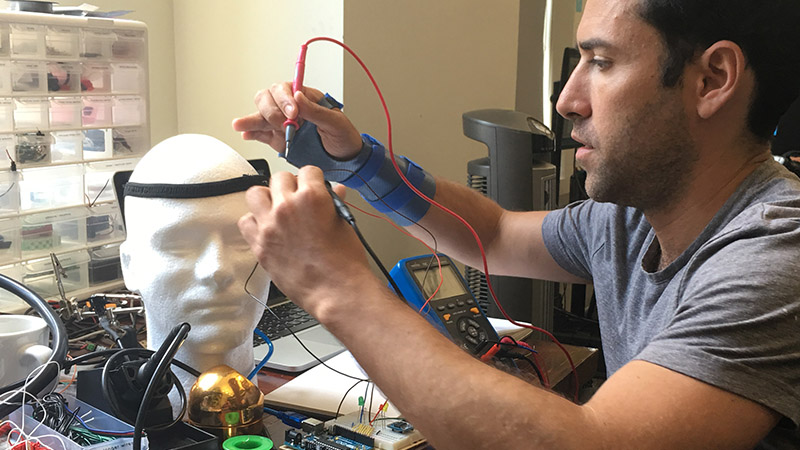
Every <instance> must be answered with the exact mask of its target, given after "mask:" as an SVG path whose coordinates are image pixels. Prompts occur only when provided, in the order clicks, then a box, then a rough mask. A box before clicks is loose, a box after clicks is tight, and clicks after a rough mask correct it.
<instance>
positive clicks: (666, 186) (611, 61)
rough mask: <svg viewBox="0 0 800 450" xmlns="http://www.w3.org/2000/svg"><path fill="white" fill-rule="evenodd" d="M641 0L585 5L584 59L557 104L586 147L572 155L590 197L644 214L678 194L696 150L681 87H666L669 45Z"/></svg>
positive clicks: (581, 40) (580, 33)
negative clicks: (645, 16) (639, 7)
mask: <svg viewBox="0 0 800 450" xmlns="http://www.w3.org/2000/svg"><path fill="white" fill-rule="evenodd" d="M637 3H638V1H637V0H592V1H590V2H588V4H587V7H586V10H585V11H584V15H583V18H582V20H581V23H580V26H579V27H578V35H577V39H578V48H579V50H580V52H581V61H580V63H579V64H578V66H577V67H576V68H575V71H574V72H573V74H572V76H571V77H570V79H569V82H568V83H567V84H566V86H565V87H564V90H563V92H562V93H561V96H560V98H559V101H558V105H557V108H558V112H559V113H560V114H561V115H562V116H564V117H566V118H567V119H570V120H572V121H573V122H574V128H573V138H574V139H575V140H577V141H579V142H581V143H583V144H584V146H583V147H582V148H580V149H579V150H578V151H577V153H576V155H575V157H576V160H577V162H578V164H579V165H580V166H581V167H582V168H583V169H585V170H586V172H587V180H586V190H587V192H588V193H589V196H590V197H592V198H593V199H595V200H597V201H601V202H614V203H617V204H620V205H624V206H633V207H636V208H639V209H642V210H644V211H647V210H649V209H655V208H660V207H664V206H667V205H668V204H669V202H670V201H672V200H673V199H675V198H677V196H679V195H680V193H681V189H683V188H684V186H685V185H686V183H685V182H684V181H685V180H686V179H687V178H688V177H689V176H690V172H691V169H692V165H693V163H694V161H696V160H697V154H696V150H695V147H694V145H693V142H692V139H691V137H690V135H689V133H688V119H687V111H686V108H685V105H684V101H683V99H682V95H683V92H684V88H683V85H682V84H681V83H679V84H678V86H677V87H675V88H665V87H663V85H662V83H661V64H662V59H663V56H664V51H665V49H664V44H663V43H662V40H661V37H660V35H659V34H658V32H657V31H656V30H655V28H653V27H651V26H650V25H648V24H647V23H645V22H644V21H643V20H642V19H641V18H639V16H638V15H637V14H636V10H635V9H634V8H635V7H636V4H637Z"/></svg>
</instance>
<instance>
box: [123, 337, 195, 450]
mask: <svg viewBox="0 0 800 450" xmlns="http://www.w3.org/2000/svg"><path fill="white" fill-rule="evenodd" d="M177 328H178V330H177V332H176V333H175V337H174V338H173V339H172V342H170V343H169V347H167V349H166V351H165V352H164V353H163V356H162V357H161V358H160V359H159V360H158V364H157V365H156V369H155V372H154V373H153V376H152V377H150V381H149V382H148V383H147V388H146V389H145V390H144V396H143V397H142V403H141V404H140V405H139V411H138V412H137V413H136V422H135V424H134V428H133V450H141V448H142V430H143V429H144V416H145V414H147V410H148V407H149V406H150V400H151V399H152V398H153V395H154V394H155V390H156V386H157V385H158V384H159V382H160V381H161V379H162V378H164V375H166V374H167V373H168V371H169V366H170V364H171V363H172V358H174V357H175V353H177V352H178V349H179V348H180V347H181V345H182V344H183V341H185V340H186V335H187V334H189V330H191V328H192V327H191V325H189V324H188V323H186V322H183V323H182V324H180V325H178V327H177ZM163 347H164V345H163V344H162V345H161V347H160V348H159V350H158V351H157V352H156V354H158V353H161V348H163ZM169 375H170V377H171V378H172V381H173V382H174V384H177V386H180V387H179V388H178V392H179V393H181V392H183V386H182V385H181V383H180V382H178V381H177V379H176V378H175V376H174V375H172V373H171V372H170V373H169ZM185 395H186V393H185V392H183V394H182V396H185ZM182 403H183V408H182V411H181V413H180V414H178V417H177V419H176V422H175V423H177V421H178V420H181V418H182V417H183V413H185V409H186V402H185V401H183V402H182ZM171 425H172V424H170V425H169V426H171Z"/></svg>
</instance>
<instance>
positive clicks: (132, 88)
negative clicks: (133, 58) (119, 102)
mask: <svg viewBox="0 0 800 450" xmlns="http://www.w3.org/2000/svg"><path fill="white" fill-rule="evenodd" d="M111 91H112V92H113V93H115V94H140V93H142V92H144V71H143V70H142V68H141V66H139V65H138V64H132V63H116V64H111Z"/></svg>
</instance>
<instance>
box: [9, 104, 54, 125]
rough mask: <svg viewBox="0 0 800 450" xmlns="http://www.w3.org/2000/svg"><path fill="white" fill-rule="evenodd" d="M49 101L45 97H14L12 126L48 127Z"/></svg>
mask: <svg viewBox="0 0 800 450" xmlns="http://www.w3.org/2000/svg"><path fill="white" fill-rule="evenodd" d="M49 106H50V102H49V101H48V100H47V98H45V97H20V98H15V99H14V128H15V129H17V130H44V129H47V128H48V127H49V125H48V124H49V122H50V121H49V118H48V109H49Z"/></svg>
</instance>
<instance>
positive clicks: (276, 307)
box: [253, 285, 345, 372]
mask: <svg viewBox="0 0 800 450" xmlns="http://www.w3.org/2000/svg"><path fill="white" fill-rule="evenodd" d="M267 306H269V307H270V309H271V310H272V312H274V313H275V315H277V316H278V318H276V317H275V315H273V314H272V313H270V311H269V310H266V309H265V310H264V315H263V316H261V320H260V321H259V323H258V325H257V326H256V327H257V328H258V329H259V330H261V332H263V333H264V334H266V335H267V337H268V338H269V340H270V341H271V342H272V345H273V348H274V350H273V352H272V356H271V357H270V358H269V361H267V363H266V364H265V365H264V367H267V368H270V369H276V370H282V371H285V372H301V371H304V370H306V369H308V368H311V367H313V366H315V365H317V364H319V361H318V360H317V358H319V359H320V360H322V361H326V360H328V359H330V358H331V357H333V356H335V355H337V354H339V353H341V352H343V351H344V350H345V347H344V345H342V344H341V343H340V342H339V341H338V340H337V339H336V338H335V337H334V336H333V335H332V334H331V333H330V332H328V330H326V329H325V328H324V327H323V326H322V325H320V323H319V322H317V320H316V319H314V318H313V317H311V315H310V314H308V313H307V312H305V311H303V310H302V309H301V308H300V307H299V306H297V305H295V304H294V303H292V302H291V301H290V300H289V299H288V298H287V297H286V296H285V295H284V294H283V293H282V292H281V291H280V290H278V288H276V287H275V285H272V286H270V290H269V298H268V299H267ZM289 329H291V330H292V331H293V332H294V334H295V336H297V338H295V336H292V334H291V333H290V332H289ZM298 340H299V341H298ZM253 342H254V346H255V347H254V348H253V357H254V359H255V362H256V364H258V363H259V362H261V360H262V359H263V358H264V356H265V355H266V354H267V352H268V351H269V346H268V345H267V344H266V343H265V342H264V341H263V340H262V339H261V338H260V337H258V335H256V336H255V337H254V340H253ZM301 342H302V345H301ZM304 345H305V347H306V348H307V349H308V350H306V349H305V348H303V346H304ZM309 350H310V352H311V353H313V355H312V354H311V353H309ZM314 356H316V358H315V357H314Z"/></svg>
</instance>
